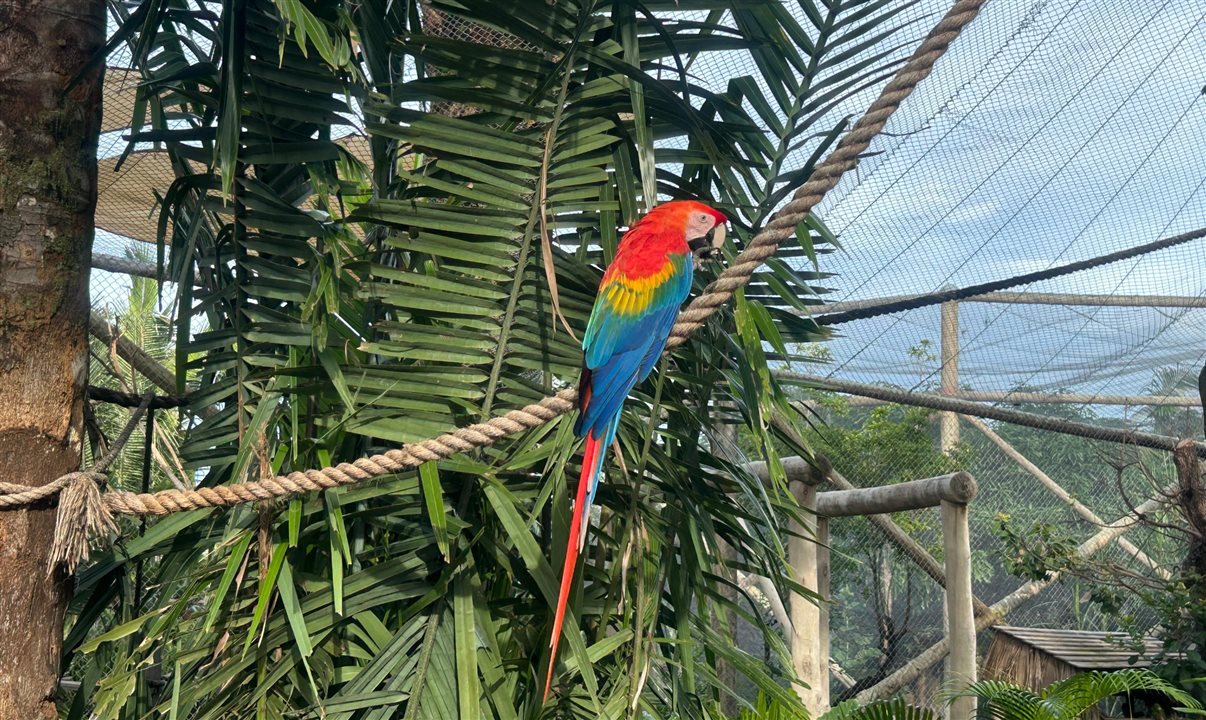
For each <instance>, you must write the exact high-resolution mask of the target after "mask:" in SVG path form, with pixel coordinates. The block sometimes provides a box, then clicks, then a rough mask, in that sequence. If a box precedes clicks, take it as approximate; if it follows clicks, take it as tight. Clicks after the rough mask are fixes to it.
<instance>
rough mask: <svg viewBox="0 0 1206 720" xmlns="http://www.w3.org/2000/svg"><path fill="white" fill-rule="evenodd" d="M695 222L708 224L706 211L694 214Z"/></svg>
mask: <svg viewBox="0 0 1206 720" xmlns="http://www.w3.org/2000/svg"><path fill="white" fill-rule="evenodd" d="M695 222H697V223H699V224H701V225H707V224H708V216H707V214H706V213H700V214H698V215H696V216H695Z"/></svg>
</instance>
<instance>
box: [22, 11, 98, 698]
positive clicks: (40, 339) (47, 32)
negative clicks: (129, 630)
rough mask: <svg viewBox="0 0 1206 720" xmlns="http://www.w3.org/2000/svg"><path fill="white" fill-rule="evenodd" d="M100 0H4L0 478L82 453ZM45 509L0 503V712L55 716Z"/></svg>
mask: <svg viewBox="0 0 1206 720" xmlns="http://www.w3.org/2000/svg"><path fill="white" fill-rule="evenodd" d="M104 29H105V16H104V3H103V0H49V1H48V2H38V0H0V98H3V102H0V392H3V393H4V401H3V402H2V403H0V482H4V483H15V484H21V485H41V484H44V483H46V482H49V481H51V480H53V479H55V478H57V477H59V476H60V475H62V474H64V473H67V472H70V471H72V470H75V469H77V468H78V466H79V462H80V450H81V440H82V431H83V422H82V409H83V398H84V383H85V381H86V379H87V372H86V370H87V358H88V356H87V335H86V333H87V325H88V258H89V256H90V254H91V249H92V235H93V229H92V222H93V211H94V209H95V207H96V145H97V139H98V135H99V132H100V119H101V114H100V112H101V76H102V73H103V71H104V66H103V63H98V64H97V65H96V66H95V67H94V68H93V69H91V70H89V71H88V72H87V73H86V74H85V75H84V77H83V80H82V81H81V82H79V83H77V84H75V85H74V86H72V85H71V84H70V82H71V80H72V79H73V78H74V77H75V76H76V75H77V74H78V73H80V71H81V70H83V69H84V68H85V67H86V65H87V63H88V61H89V60H90V59H92V57H93V56H94V55H95V54H96V52H97V51H98V50H99V49H100V48H101V47H102V44H103V42H104ZM54 522H55V516H54V508H53V506H50V505H48V506H46V507H38V508H33V509H30V510H20V511H5V512H0V720H31V719H35V718H48V719H49V718H57V717H58V715H57V713H56V710H55V707H54V696H55V693H56V691H57V686H58V677H59V654H60V649H61V648H60V646H61V643H62V632H63V615H64V612H65V609H66V603H67V600H68V599H69V597H70V584H69V582H70V578H68V577H66V576H65V575H64V574H63V573H61V572H56V573H55V574H54V575H53V576H50V577H48V576H47V570H46V569H47V565H46V563H47V555H48V552H49V550H50V543H51V537H52V535H53V533H54Z"/></svg>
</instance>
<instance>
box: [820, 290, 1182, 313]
mask: <svg viewBox="0 0 1206 720" xmlns="http://www.w3.org/2000/svg"><path fill="white" fill-rule="evenodd" d="M929 297H937V294H936V293H915V294H906V295H886V296H884V297H877V298H868V299H866V300H846V301H844V302H835V303H827V304H824V305H815V306H813V307H811V308H809V309H808V310H807V311H804V312H801V313H800V314H802V315H812V316H818V315H829V314H831V313H839V312H848V311H850V310H863V309H866V308H876V307H882V306H884V305H892V304H894V303H898V302H902V301H905V300H919V299H922V298H929ZM959 302H979V303H1003V304H1009V305H1067V306H1090V307H1151V308H1206V297H1200V296H1195V295H1092V294H1078V293H1029V292H994V293H985V294H984V295H973V296H972V297H966V298H963V299H961V300H960V301H959Z"/></svg>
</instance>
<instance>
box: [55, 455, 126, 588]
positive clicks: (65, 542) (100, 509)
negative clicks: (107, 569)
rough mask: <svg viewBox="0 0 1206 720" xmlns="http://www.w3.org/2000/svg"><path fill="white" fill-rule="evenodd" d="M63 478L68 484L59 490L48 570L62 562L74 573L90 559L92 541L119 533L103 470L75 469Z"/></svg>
mask: <svg viewBox="0 0 1206 720" xmlns="http://www.w3.org/2000/svg"><path fill="white" fill-rule="evenodd" d="M60 480H61V481H64V482H65V483H66V485H65V487H63V489H62V491H61V492H60V493H59V514H58V519H57V521H56V523H55V529H54V544H53V545H52V546H51V548H50V567H49V568H48V569H47V572H53V571H54V569H55V568H57V567H59V566H60V565H63V566H64V567H65V568H66V570H67V572H68V573H74V572H75V568H76V567H77V566H78V565H79V564H80V562H81V561H83V560H87V559H88V555H89V553H90V552H91V549H92V543H93V541H94V540H97V539H99V538H101V537H107V536H108V535H110V534H112V533H116V532H117V525H116V524H115V523H114V522H113V515H112V513H110V512H109V508H108V507H107V506H106V505H105V501H104V498H102V497H101V488H102V487H103V486H104V485H105V483H106V482H107V481H108V478H107V477H106V476H105V475H104V473H99V472H90V471H81V472H73V473H68V474H67V475H64V476H63V477H62V478H60Z"/></svg>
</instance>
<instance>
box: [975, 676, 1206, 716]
mask: <svg viewBox="0 0 1206 720" xmlns="http://www.w3.org/2000/svg"><path fill="white" fill-rule="evenodd" d="M1133 693H1146V694H1150V695H1157V696H1162V698H1163V699H1165V700H1167V701H1168V702H1169V703H1170V704H1172V705H1173V706H1175V709H1177V710H1180V711H1183V712H1191V713H1194V714H1200V713H1201V710H1202V706H1201V705H1200V704H1198V702H1197V701H1196V700H1194V699H1193V697H1191V696H1190V695H1189V694H1187V693H1186V692H1185V691H1184V690H1182V689H1180V688H1178V687H1176V686H1174V685H1171V684H1169V683H1168V682H1167V681H1166V680H1164V679H1162V678H1160V677H1159V676H1158V675H1156V674H1155V673H1152V672H1151V671H1149V670H1137V669H1132V670H1115V671H1112V672H1087V673H1081V674H1079V675H1073V676H1072V677H1070V678H1068V679H1066V680H1059V681H1056V682H1053V683H1051V684H1050V685H1048V686H1047V687H1045V688H1043V690H1042V691H1041V692H1037V693H1036V692H1034V691H1032V690H1029V689H1027V688H1024V687H1019V686H1017V685H1014V684H1012V683H1007V682H1002V681H998V680H985V681H981V682H978V683H973V684H972V685H971V686H969V687H968V688H967V690H966V691H965V692H963V693H961V694H962V695H964V696H972V697H975V698H977V699H978V700H979V706H980V708H981V709H982V712H984V713H986V714H987V715H988V717H990V718H993V719H994V720H1073V719H1074V718H1078V717H1081V716H1082V715H1083V714H1084V713H1085V712H1086V711H1088V710H1090V709H1092V708H1094V707H1096V706H1097V704H1098V703H1099V702H1101V701H1103V700H1106V699H1108V698H1111V697H1114V696H1115V695H1127V696H1129V695H1131V694H1133Z"/></svg>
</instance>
